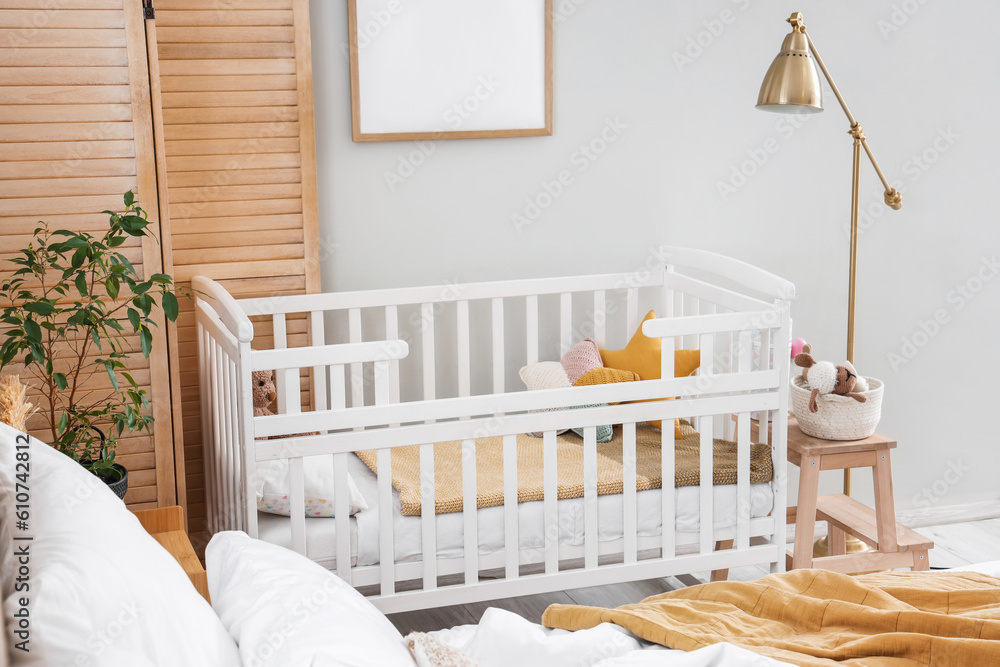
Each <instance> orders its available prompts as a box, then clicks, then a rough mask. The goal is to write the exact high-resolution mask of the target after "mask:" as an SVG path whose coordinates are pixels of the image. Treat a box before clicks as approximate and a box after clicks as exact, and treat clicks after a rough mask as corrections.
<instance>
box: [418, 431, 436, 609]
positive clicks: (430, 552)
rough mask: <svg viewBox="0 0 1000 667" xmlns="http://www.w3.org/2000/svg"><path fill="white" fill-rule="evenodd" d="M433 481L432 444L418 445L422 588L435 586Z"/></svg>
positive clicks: (427, 588)
mask: <svg viewBox="0 0 1000 667" xmlns="http://www.w3.org/2000/svg"><path fill="white" fill-rule="evenodd" d="M436 498H437V490H436V487H435V483H434V444H433V443H428V444H423V445H420V539H421V545H422V548H421V550H420V553H421V554H422V557H421V558H422V559H421V563H422V564H423V568H424V590H425V591H430V590H434V589H435V588H437V558H438V557H437V527H436V520H437V515H436V514H435V512H436V511H437V510H436V506H435V499H436Z"/></svg>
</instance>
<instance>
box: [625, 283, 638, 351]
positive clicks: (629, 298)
mask: <svg viewBox="0 0 1000 667" xmlns="http://www.w3.org/2000/svg"><path fill="white" fill-rule="evenodd" d="M625 315H626V321H627V322H628V327H627V330H626V332H625V337H626V340H628V339H629V338H631V336H632V334H633V333H635V330H636V329H637V328H638V326H639V290H638V289H637V288H635V287H630V288H628V290H626V292H625Z"/></svg>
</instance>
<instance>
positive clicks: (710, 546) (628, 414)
mask: <svg viewBox="0 0 1000 667" xmlns="http://www.w3.org/2000/svg"><path fill="white" fill-rule="evenodd" d="M708 254H709V255H710V253H708ZM705 255H706V253H702V252H700V251H694V252H693V253H689V252H688V251H679V252H678V253H675V254H673V255H671V257H672V258H675V259H678V261H680V260H684V261H685V262H687V263H688V265H690V266H694V268H696V269H699V268H700V269H706V268H708V269H712V270H714V272H715V273H716V274H717V275H722V277H723V278H725V279H727V280H731V281H734V282H740V284H744V285H747V286H748V287H752V288H753V290H754V291H756V292H764V293H766V294H771V295H772V296H774V295H777V298H773V299H772V300H770V301H768V300H765V299H761V298H758V297H756V296H751V295H747V294H743V293H741V292H739V291H736V290H734V289H729V288H725V287H721V286H719V285H716V284H713V283H711V282H708V281H706V280H703V279H701V278H698V277H694V276H691V275H685V274H682V273H679V272H677V270H676V267H674V266H664V268H663V270H662V271H660V272H658V273H656V272H650V273H649V274H648V275H636V274H614V275H608V276H590V277H584V278H570V279H565V278H559V279H543V280H532V281H511V282H505V283H491V284H479V285H466V286H451V290H450V291H446V288H447V287H448V286H446V288H410V289H404V290H380V291H376V292H367V293H341V294H326V295H309V296H302V297H280V298H275V299H251V300H243V301H241V302H235V301H233V300H232V299H231V297H229V295H228V294H226V293H225V291H224V290H223V289H222V288H221V287H219V286H218V285H216V284H215V283H213V282H212V281H208V280H205V279H201V278H197V279H196V280H195V285H194V287H195V289H196V290H199V291H200V292H202V293H203V294H204V295H205V296H206V298H207V299H211V300H212V305H211V306H209V305H208V303H207V302H206V301H205V300H203V299H199V302H198V310H197V314H198V326H199V333H200V335H199V343H200V346H201V347H200V350H201V353H202V360H203V361H202V388H203V401H202V402H203V412H202V414H203V415H204V416H205V417H203V420H204V423H203V428H204V430H205V442H206V452H205V455H206V475H207V476H208V477H209V479H210V480H211V483H210V484H209V485H208V486H209V487H210V488H209V493H208V502H209V506H210V509H209V519H210V523H209V526H210V529H211V530H213V531H216V530H223V529H229V528H238V529H244V530H247V531H248V532H249V533H250V534H251V535H256V534H257V512H256V504H255V503H254V502H253V498H254V492H255V489H254V484H255V481H254V480H255V476H254V470H255V467H256V464H257V462H259V461H268V460H277V459H287V460H288V461H289V467H290V472H291V478H292V488H291V493H290V506H291V508H292V510H291V517H290V522H291V536H292V548H294V549H295V550H297V551H299V552H301V553H305V552H306V537H305V512H304V502H303V466H302V460H303V457H305V456H315V455H321V454H322V455H326V454H329V455H332V457H333V461H334V486H335V489H336V492H335V493H336V497H335V498H334V503H335V507H336V508H337V510H338V511H337V512H336V518H335V519H333V521H336V531H335V532H336V538H335V539H336V545H335V554H336V557H335V559H333V560H335V563H336V569H337V572H338V574H339V575H340V576H341V577H343V578H344V579H346V580H347V581H349V582H351V583H353V584H354V585H355V586H370V585H375V586H378V589H379V596H378V601H377V604H378V605H379V606H380V607H381V608H382V609H383V610H385V611H401V610H404V609H413V608H420V607H426V606H435V605H443V604H451V603H454V602H456V601H472V600H483V599H490V598H493V597H503V596H511V595H520V594H527V593H534V592H541V591H543V590H558V589H561V588H567V587H573V586H583V585H597V584H601V583H612V582H616V581H626V580H630V579H637V578H643V577H662V576H668V575H670V574H680V573H685V572H692V571H701V570H706V569H717V568H719V569H721V568H729V567H738V566H740V565H749V564H755V563H770V564H771V566H772V569H774V570H782V569H783V568H784V517H785V505H786V490H785V477H784V461H785V460H786V451H785V436H786V433H785V428H786V415H787V389H786V387H785V385H786V383H787V378H788V370H789V369H788V356H787V354H784V353H783V352H784V350H785V348H786V346H787V345H788V342H789V340H790V319H789V308H788V299H790V298H791V296H793V294H794V292H793V291H792V289H791V286H790V284H788V283H786V282H785V281H782V280H780V279H778V278H775V277H774V276H770V274H766V273H764V272H762V271H760V270H759V269H756V268H755V267H750V266H749V265H742V264H741V263H731V261H729V262H723V263H721V264H720V263H719V262H718V260H717V259H715V258H712V257H707V258H706V257H705ZM720 267H721V268H720ZM643 290H652V292H653V294H652V296H653V298H654V300H655V303H656V307H657V308H658V312H660V313H662V314H663V315H666V316H667V317H661V318H659V319H654V320H651V321H647V322H646V323H645V325H644V327H643V331H644V333H645V334H646V335H647V336H651V337H657V338H661V339H663V349H664V350H670V349H679V348H682V347H690V346H696V347H698V348H699V349H700V350H701V358H702V365H701V368H700V369H699V372H698V375H697V376H695V377H689V378H674V377H673V362H674V359H673V355H672V354H663V355H662V368H661V377H662V378H665V379H661V380H652V381H646V382H635V383H624V384H619V385H604V386H594V387H574V388H568V389H550V390H544V391H535V392H530V393H529V392H519V391H509V389H510V387H508V386H507V383H506V381H505V376H506V370H507V366H508V364H509V363H510V360H511V358H512V357H513V356H514V354H523V357H521V358H522V359H524V360H526V361H527V362H528V363H532V362H534V361H537V360H538V358H539V354H540V352H539V340H540V322H539V298H541V297H545V296H547V295H553V296H554V295H557V298H558V303H559V308H558V313H559V317H558V340H559V351H560V352H559V353H560V354H561V353H562V352H564V351H565V350H566V349H568V348H569V346H570V345H571V344H572V343H573V342H574V341H575V340H577V339H578V338H579V337H582V336H578V333H579V324H578V322H579V319H580V318H579V317H578V313H576V312H575V310H577V308H575V305H576V304H579V302H580V298H579V297H577V298H576V299H574V296H573V295H574V294H579V293H581V292H583V293H584V295H583V296H584V301H585V302H590V298H592V299H593V300H592V302H590V303H592V306H593V307H592V310H587V312H586V313H585V315H586V316H587V317H590V318H592V320H593V327H592V336H593V337H594V338H595V340H597V341H598V343H599V344H600V345H601V346H602V347H604V346H605V345H607V342H606V341H607V337H608V329H609V327H608V326H607V325H608V322H609V319H610V318H611V317H612V316H618V318H619V319H622V317H623V318H624V326H623V327H620V330H622V331H625V332H629V333H630V332H631V331H633V330H634V329H635V327H637V326H638V322H639V314H640V305H641V304H642V300H641V299H642V297H643ZM609 292H621V293H622V294H623V296H624V298H623V299H622V301H612V300H609V298H608V294H609ZM517 299H523V303H524V306H523V307H524V311H523V317H524V319H523V323H524V329H523V331H524V336H523V339H522V340H523V342H524V348H523V350H514V351H513V354H512V350H511V349H510V347H511V346H510V345H509V343H510V341H509V338H508V337H507V336H506V335H505V326H504V322H505V317H507V316H508V315H510V314H511V313H512V310H511V300H517ZM476 301H485V302H486V303H488V304H489V308H488V310H489V314H490V331H491V332H492V340H491V346H490V347H491V353H490V364H489V366H488V367H489V369H490V373H491V375H492V382H491V387H492V393H488V394H481V395H473V392H472V366H473V364H472V350H471V344H470V342H471V331H472V330H471V328H470V327H471V319H470V303H474V302H476ZM622 302H623V303H624V308H622V307H620V306H619V304H620V303H622ZM441 303H451V304H454V306H455V328H454V337H453V338H452V339H451V342H453V349H454V355H453V357H452V359H453V360H454V368H455V369H456V376H457V382H456V387H457V391H455V392H454V395H450V396H447V397H444V398H439V397H438V394H439V389H438V387H437V386H436V385H437V383H436V379H437V378H436V375H437V373H438V372H439V370H440V366H441V364H442V361H443V360H442V359H441V358H440V355H439V354H438V348H439V344H438V343H439V338H438V337H437V336H435V324H436V320H437V319H439V317H438V316H439V309H438V306H439V304H441ZM408 305H409V306H415V307H416V308H417V309H418V311H419V313H420V319H419V320H418V321H417V322H416V323H415V324H416V325H417V326H419V333H420V345H419V346H416V348H415V349H419V353H418V354H419V356H420V358H421V362H422V367H421V375H422V381H421V382H420V383H419V384H420V386H421V389H422V397H421V398H420V400H409V401H405V402H400V397H401V392H400V362H402V361H404V360H407V358H408V353H409V350H410V347H411V346H413V344H414V337H413V336H412V335H408V334H407V332H406V331H401V329H400V326H399V324H400V309H401V308H402V307H404V306H408ZM373 309H374V310H377V311H380V313H381V315H382V318H381V326H376V327H374V329H375V330H376V331H377V332H378V335H379V336H381V337H382V338H381V339H380V340H374V341H373V340H369V341H367V342H365V341H364V340H363V336H362V311H369V312H370V311H371V310H373ZM332 311H341V312H343V311H346V313H347V341H346V342H342V343H335V344H332V345H330V344H326V339H328V338H334V336H333V335H332V333H331V331H330V329H329V327H327V326H326V325H327V324H328V320H327V318H326V317H325V314H326V313H329V312H332ZM268 312H269V313H270V319H271V322H272V328H273V332H274V345H273V348H274V349H270V350H251V349H250V343H251V340H252V338H253V335H252V326H251V325H250V320H249V317H248V315H259V314H263V313H268ZM303 312H304V313H306V314H307V315H306V317H307V319H308V322H309V324H310V331H309V336H308V341H309V345H307V346H305V347H293V346H290V345H289V337H288V334H287V329H286V327H285V324H286V322H287V318H288V317H289V316H292V315H294V314H297V313H303ZM508 319H509V318H508ZM411 323H412V322H411ZM619 324H620V323H619ZM772 338H773V341H774V342H773V345H774V347H775V351H776V353H777V354H775V361H776V363H774V364H773V365H772V363H771V361H770V357H771V354H770V352H771V345H772V342H771V341H772ZM755 339H756V340H759V349H758V350H756V351H755V350H754V340H755ZM755 352H756V359H755V358H754V354H755ZM304 369H308V370H309V371H311V381H310V389H311V399H312V401H313V405H312V406H311V407H312V409H305V410H303V407H304V406H303V405H302V403H301V401H300V400H299V396H300V392H299V378H300V373H301V371H303V370H304ZM253 370H275V371H276V374H277V377H278V378H279V406H278V408H279V410H278V411H279V414H277V415H274V416H268V417H257V418H254V417H253V416H252V415H253V412H252V405H250V403H249V397H250V373H251V372H252V371H253ZM348 395H349V396H350V401H348ZM667 397H675V398H677V399H678V400H673V401H668V402H662V401H658V402H655V403H632V404H626V405H610V406H607V405H606V406H603V407H580V406H592V405H595V404H602V403H611V402H622V401H626V402H627V401H637V400H648V399H651V398H667ZM348 405H349V406H350V407H348ZM305 407H307V408H308V407H309V406H305ZM571 408H576V409H572V410H571ZM545 409H552V410H553V411H551V412H542V413H532V412H529V411H534V410H545ZM753 413H756V414H757V415H760V416H762V417H763V418H764V419H765V420H766V419H768V418H769V417H771V416H773V418H774V429H773V443H772V459H773V461H774V466H775V474H774V480H773V482H772V489H773V494H774V504H773V509H772V513H771V515H770V516H768V517H762V518H752V517H751V516H750V507H749V504H750V500H749V498H750V481H749V479H750V445H751V441H750V418H751V414H753ZM732 415H736V419H735V432H734V430H733V429H734V426H733V423H734V420H733V419H732ZM675 417H684V418H689V419H692V421H694V422H695V423H697V425H698V430H699V432H700V438H701V440H700V444H701V447H700V460H699V465H700V480H701V483H700V489H699V498H700V507H701V510H700V527H699V530H698V532H697V534H696V535H680V536H678V535H677V534H676V533H675V531H674V530H672V529H671V527H672V522H673V519H672V517H674V516H675V509H676V508H675V507H674V494H673V493H672V491H673V489H672V486H673V485H672V480H673V479H674V474H675V470H674V457H673V455H672V454H673V435H672V433H671V429H669V428H668V429H667V430H666V435H665V436H664V442H665V443H666V444H667V447H663V448H662V449H661V451H662V453H663V456H662V460H661V462H660V464H661V474H662V479H663V480H664V489H663V492H662V493H661V498H662V507H661V513H662V514H661V516H662V517H663V519H662V523H663V529H662V530H661V531H660V535H658V536H655V537H644V536H639V535H638V534H637V530H636V526H637V516H636V507H637V491H636V476H637V467H636V447H637V444H636V424H637V423H640V422H643V421H649V420H652V419H663V420H671V419H673V418H675ZM607 423H615V424H623V432H624V444H623V460H622V468H623V484H624V491H623V494H622V495H623V525H624V532H623V537H622V538H621V539H617V540H604V541H602V540H600V539H599V534H598V533H599V522H598V515H597V500H598V493H597V488H596V483H595V484H587V485H585V488H584V496H583V503H584V514H585V527H584V540H583V545H582V547H571V546H567V545H561V544H560V543H559V539H558V538H559V526H558V521H559V515H558V500H557V498H558V490H557V477H556V474H557V468H556V431H557V430H559V429H564V428H568V427H570V426H573V427H583V433H584V437H583V444H582V448H583V460H584V471H585V479H588V480H591V479H596V470H597V445H596V426H597V425H598V424H607ZM763 426H764V425H762V427H761V428H760V429H759V431H760V433H761V435H762V437H766V434H767V433H768V429H767V428H765V427H763ZM313 431H316V432H318V435H310V436H292V435H291V434H295V433H303V432H313ZM527 431H542V432H543V434H544V437H543V445H542V447H543V457H544V460H543V467H544V472H543V475H544V492H543V501H542V503H543V520H544V528H545V531H544V536H545V538H544V545H543V547H542V553H541V554H540V555H536V554H534V553H525V552H522V551H521V550H520V549H519V535H518V531H519V526H518V504H517V470H516V456H517V449H516V437H517V434H518V433H524V432H527ZM716 433H719V434H720V436H721V437H729V438H730V439H735V440H736V442H737V443H738V446H737V451H738V461H737V469H738V475H737V480H738V481H737V497H738V499H739V510H738V516H737V521H736V530H735V535H734V546H733V548H732V549H731V550H728V551H715V542H716V539H717V536H716V533H715V531H714V530H713V524H712V521H713V516H714V511H713V502H714V498H713V488H712V478H713V475H712V466H713V459H712V456H713V454H712V452H713V447H712V445H713V438H714V437H715V434H716ZM483 435H495V436H499V437H502V438H503V442H504V448H503V452H504V466H503V470H504V473H503V480H504V483H503V516H504V535H505V544H506V545H507V546H506V548H505V549H504V550H503V551H502V552H498V553H494V554H484V555H480V554H479V549H478V534H479V527H478V519H479V517H478V514H477V489H476V475H475V450H476V438H477V437H482V436H483ZM270 436H286V437H281V438H280V439H276V440H260V438H265V437H270ZM287 436H291V437H287ZM254 438H257V440H256V441H255V440H254ZM451 440H459V441H461V442H462V451H463V484H462V493H463V509H462V523H463V527H464V549H463V555H462V556H461V557H458V558H443V557H439V556H438V550H437V547H436V539H437V527H436V522H437V517H436V515H435V488H434V474H433V470H434V446H433V443H435V442H442V441H451ZM413 444H416V445H419V452H420V455H419V465H420V478H421V480H422V482H423V485H422V489H421V507H422V513H421V517H420V524H421V541H422V553H423V556H422V558H421V560H420V561H417V562H405V563H403V562H400V563H396V562H395V557H394V547H393V542H394V535H393V517H392V503H393V498H392V485H391V484H392V483H391V477H390V475H389V474H388V471H389V469H390V460H391V451H392V448H393V447H396V446H401V445H413ZM366 449H375V450H376V451H377V454H376V457H377V464H378V470H379V473H378V476H377V478H378V482H377V484H378V496H379V512H380V516H379V519H380V535H379V553H380V558H379V564H378V565H372V566H352V564H351V541H350V540H351V533H350V518H349V516H348V512H346V511H340V509H341V508H347V507H348V506H349V496H348V484H347V477H348V472H347V462H348V456H350V453H351V452H355V451H359V450H366ZM668 491H669V492H668ZM752 537H760V538H763V539H765V540H766V542H765V543H763V544H759V545H752V544H751V538H752ZM690 548H693V549H694V550H695V552H694V553H682V552H683V551H685V549H690ZM650 550H654V551H655V553H654V555H653V556H652V557H650ZM610 557H613V558H612V560H616V561H617V562H612V563H606V562H604V561H606V560H607V559H608V558H610ZM574 558H580V559H581V565H580V566H579V567H575V566H574V567H570V566H568V565H567V562H568V561H569V560H570V559H574ZM602 559H603V560H602ZM530 563H537V564H538V565H539V566H541V567H542V568H543V572H542V574H541V575H534V574H531V575H528V574H524V575H522V567H523V566H525V565H526V564H530ZM494 568H495V569H499V570H502V572H503V577H502V579H498V580H494V581H489V582H480V581H479V576H480V573H481V572H482V571H484V570H491V569H494ZM448 575H453V576H455V577H458V578H459V579H460V580H461V583H460V584H459V585H457V586H455V585H450V584H449V585H445V584H444V583H443V582H442V581H441V580H440V579H439V578H440V577H446V576H448ZM411 580H416V581H419V582H420V588H419V590H416V591H406V592H397V583H398V582H403V581H411Z"/></svg>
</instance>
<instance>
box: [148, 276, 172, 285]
mask: <svg viewBox="0 0 1000 667" xmlns="http://www.w3.org/2000/svg"><path fill="white" fill-rule="evenodd" d="M149 279H150V280H152V281H153V282H154V283H162V284H164V285H169V284H170V283H172V282H174V279H173V278H171V277H170V276H168V275H167V274H165V273H154V274H153V275H152V276H151V277H150V278H149Z"/></svg>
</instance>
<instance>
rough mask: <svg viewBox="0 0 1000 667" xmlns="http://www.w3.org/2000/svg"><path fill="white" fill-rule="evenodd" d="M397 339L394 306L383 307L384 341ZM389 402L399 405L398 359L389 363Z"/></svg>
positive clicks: (397, 324) (396, 320)
mask: <svg viewBox="0 0 1000 667" xmlns="http://www.w3.org/2000/svg"><path fill="white" fill-rule="evenodd" d="M398 338H399V313H398V310H397V308H396V306H386V307H385V339H386V340H396V339H398ZM389 402H390V403H399V359H393V360H391V361H390V362H389Z"/></svg>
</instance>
